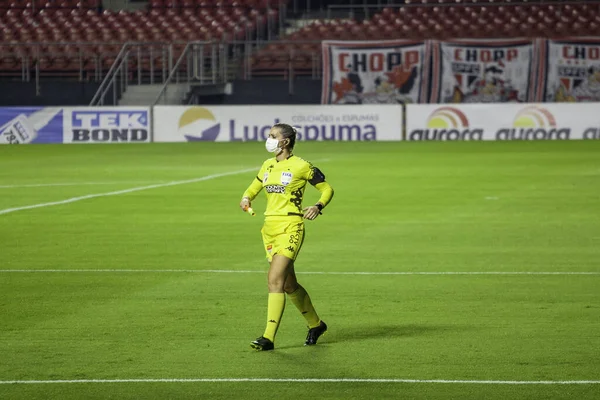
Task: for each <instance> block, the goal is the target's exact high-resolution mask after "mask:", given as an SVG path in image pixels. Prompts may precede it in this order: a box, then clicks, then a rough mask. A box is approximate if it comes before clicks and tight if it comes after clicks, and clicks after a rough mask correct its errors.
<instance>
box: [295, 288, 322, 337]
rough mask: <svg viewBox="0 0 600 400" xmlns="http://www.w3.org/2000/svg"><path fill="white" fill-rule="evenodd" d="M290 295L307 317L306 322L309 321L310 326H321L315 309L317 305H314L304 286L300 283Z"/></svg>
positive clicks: (305, 317)
mask: <svg viewBox="0 0 600 400" xmlns="http://www.w3.org/2000/svg"><path fill="white" fill-rule="evenodd" d="M288 297H289V298H290V300H291V301H292V303H294V305H295V306H296V308H298V310H299V311H300V312H301V313H302V316H303V317H304V319H306V322H308V327H309V328H316V327H317V326H319V324H320V323H321V320H320V319H319V316H318V315H317V312H316V311H315V307H313V304H312V301H310V296H309V295H308V293H306V290H304V288H303V287H302V286H300V285H298V289H296V290H295V291H294V292H293V293H290V294H288Z"/></svg>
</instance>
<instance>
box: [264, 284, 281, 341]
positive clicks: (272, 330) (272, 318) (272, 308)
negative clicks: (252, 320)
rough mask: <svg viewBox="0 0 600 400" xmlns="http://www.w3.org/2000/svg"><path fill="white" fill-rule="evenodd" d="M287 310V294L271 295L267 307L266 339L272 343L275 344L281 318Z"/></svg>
mask: <svg viewBox="0 0 600 400" xmlns="http://www.w3.org/2000/svg"><path fill="white" fill-rule="evenodd" d="M284 309H285V294H284V293H269V303H268V306H267V328H266V329H265V333H264V334H263V336H264V337H266V338H267V339H269V340H270V341H271V342H275V335H276V334H277V328H279V323H280V322H281V316H282V315H283V310H284Z"/></svg>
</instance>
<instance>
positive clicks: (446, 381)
mask: <svg viewBox="0 0 600 400" xmlns="http://www.w3.org/2000/svg"><path fill="white" fill-rule="evenodd" d="M211 382H217V383H218V382H276V383H346V382H350V383H442V384H478V385H597V384H600V380H585V381H496V380H452V379H369V378H365V379H360V378H299V379H295V378H188V379H186V378H182V379H168V378H165V379H58V380H29V381H27V380H13V381H0V384H5V385H14V384H27V385H32V384H38V385H39V384H56V383H63V384H65V383H67V384H71V383H211Z"/></svg>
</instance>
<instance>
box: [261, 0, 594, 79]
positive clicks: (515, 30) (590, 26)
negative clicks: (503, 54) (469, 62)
mask: <svg viewBox="0 0 600 400" xmlns="http://www.w3.org/2000/svg"><path fill="white" fill-rule="evenodd" d="M472 3H476V4H477V5H473V4H472ZM482 3H483V2H481V1H477V2H475V1H470V0H468V1H467V0H453V1H452V0H407V1H406V4H408V5H409V6H401V7H394V8H392V7H386V8H383V9H382V10H381V12H378V13H376V14H375V15H374V16H373V17H371V18H369V19H365V20H362V21H359V20H357V19H352V18H346V19H332V20H329V21H322V20H316V21H314V22H313V23H311V24H310V25H307V26H305V27H303V28H301V29H299V30H298V31H296V32H294V33H291V34H289V35H286V36H283V37H281V41H280V42H273V43H271V44H269V45H267V46H266V47H265V48H264V49H262V50H261V51H259V52H258V53H257V54H256V56H255V57H254V58H253V60H252V74H253V75H270V74H272V73H274V72H276V71H279V73H280V74H285V73H286V71H287V70H288V69H290V65H289V64H290V63H291V64H292V65H291V68H292V69H293V70H294V73H295V74H296V75H310V74H312V73H314V65H313V62H312V60H317V59H319V54H320V41H322V40H388V39H448V38H511V37H565V36H591V35H599V34H600V4H599V3H583V2H582V3H564V2H563V4H561V3H560V2H555V3H548V4H543V3H540V2H527V1H510V2H507V1H502V2H500V1H497V0H490V1H487V2H485V3H487V4H485V5H482Z"/></svg>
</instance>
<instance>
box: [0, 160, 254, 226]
mask: <svg viewBox="0 0 600 400" xmlns="http://www.w3.org/2000/svg"><path fill="white" fill-rule="evenodd" d="M250 171H256V168H246V169H240V170H237V171H231V172H224V173H222V174H214V175H207V176H203V177H200V178H194V179H186V180H183V181H172V182H165V183H158V184H154V185H148V186H138V187H134V188H129V189H123V190H117V191H114V192H107V193H96V194H87V195H85V196H78V197H71V198H70V199H66V200H59V201H52V202H49V203H40V204H32V205H30V206H22V207H14V208H6V209H4V210H0V215H2V214H8V213H11V212H15V211H22V210H30V209H33V208H41V207H49V206H57V205H61V204H68V203H74V202H76V201H81V200H87V199H93V198H96V197H107V196H117V195H119V194H126V193H132V192H138V191H140V190H148V189H156V188H162V187H167V186H175V185H183V184H186V183H195V182H202V181H208V180H210V179H215V178H221V177H223V176H229V175H237V174H242V173H245V172H250Z"/></svg>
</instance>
